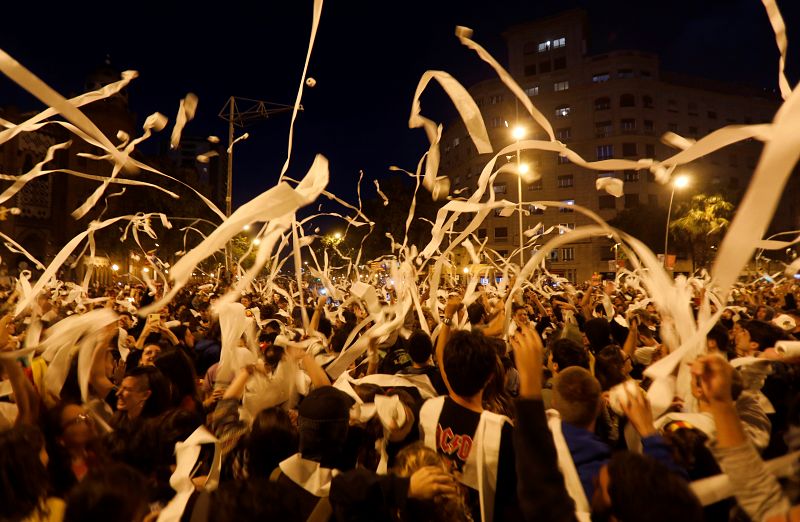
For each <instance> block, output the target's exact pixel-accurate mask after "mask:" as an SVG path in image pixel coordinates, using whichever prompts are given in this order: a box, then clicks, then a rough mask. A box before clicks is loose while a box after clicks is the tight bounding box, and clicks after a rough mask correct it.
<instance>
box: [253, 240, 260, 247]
mask: <svg viewBox="0 0 800 522" xmlns="http://www.w3.org/2000/svg"><path fill="white" fill-rule="evenodd" d="M253 244H254V245H255V246H258V245H260V244H261V240H260V239H258V238H255V239H254V240H253Z"/></svg>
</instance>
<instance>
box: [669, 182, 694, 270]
mask: <svg viewBox="0 0 800 522" xmlns="http://www.w3.org/2000/svg"><path fill="white" fill-rule="evenodd" d="M690 181H691V178H690V177H689V176H687V175H686V174H681V175H680V176H676V177H675V179H674V180H672V193H671V194H670V196H669V207H667V230H666V232H665V233H664V266H665V267H666V266H667V246H669V219H670V216H671V215H672V200H673V199H674V198H675V189H683V188H686V187H688V186H689V182H690Z"/></svg>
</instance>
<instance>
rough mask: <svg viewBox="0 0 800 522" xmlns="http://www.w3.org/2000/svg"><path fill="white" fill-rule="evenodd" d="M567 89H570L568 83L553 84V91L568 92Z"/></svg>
mask: <svg viewBox="0 0 800 522" xmlns="http://www.w3.org/2000/svg"><path fill="white" fill-rule="evenodd" d="M567 89H569V82H568V81H563V82H556V83H554V84H553V90H554V91H556V92H560V91H566V90H567Z"/></svg>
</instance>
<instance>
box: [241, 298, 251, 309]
mask: <svg viewBox="0 0 800 522" xmlns="http://www.w3.org/2000/svg"><path fill="white" fill-rule="evenodd" d="M239 302H240V303H242V306H244V307H245V308H250V297H248V296H246V295H243V296H242V298H241V299H239Z"/></svg>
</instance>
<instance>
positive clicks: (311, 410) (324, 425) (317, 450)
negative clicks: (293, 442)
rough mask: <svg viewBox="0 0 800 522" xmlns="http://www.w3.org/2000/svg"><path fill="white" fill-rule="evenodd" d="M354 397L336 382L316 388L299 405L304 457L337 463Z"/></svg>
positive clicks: (327, 463) (302, 453)
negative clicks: (343, 390)
mask: <svg viewBox="0 0 800 522" xmlns="http://www.w3.org/2000/svg"><path fill="white" fill-rule="evenodd" d="M352 405H353V399H352V398H351V397H350V396H349V395H347V394H346V393H344V392H342V391H340V390H338V389H336V388H334V387H333V386H323V387H321V388H315V389H314V390H312V391H311V393H309V394H308V396H306V398H305V399H304V400H303V402H301V403H300V406H299V407H298V409H297V414H298V427H299V432H300V454H301V455H302V457H303V458H304V459H307V460H312V461H316V462H319V463H320V464H321V465H322V466H323V467H333V465H334V464H335V463H336V462H337V460H339V458H340V457H341V455H340V453H341V449H342V447H343V446H344V444H345V441H346V440H347V429H348V424H349V421H350V407H351V406H352Z"/></svg>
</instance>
